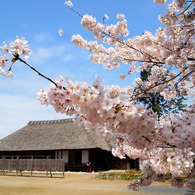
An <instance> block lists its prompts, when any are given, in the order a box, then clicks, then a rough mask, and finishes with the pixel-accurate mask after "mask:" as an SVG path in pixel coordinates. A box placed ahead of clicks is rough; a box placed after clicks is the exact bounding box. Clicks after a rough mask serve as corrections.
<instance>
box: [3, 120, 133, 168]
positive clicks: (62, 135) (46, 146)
mask: <svg viewBox="0 0 195 195" xmlns="http://www.w3.org/2000/svg"><path fill="white" fill-rule="evenodd" d="M0 158H6V159H10V158H11V159H16V158H17V159H27V158H36V159H37V158H38V159H40V158H51V159H64V162H65V164H66V170H85V171H86V164H87V162H88V161H91V165H92V170H106V169H111V168H115V169H116V168H120V169H126V168H128V167H129V163H130V159H128V158H127V159H126V160H120V159H118V158H115V157H113V156H112V154H111V146H110V145H109V143H108V142H107V141H106V140H105V139H104V138H102V137H100V136H99V135H98V134H96V133H90V132H88V131H87V130H86V129H85V128H84V127H83V126H77V125H75V124H74V122H73V120H72V119H62V120H49V121H30V122H29V123H28V124H27V125H26V126H25V127H23V128H21V129H20V130H18V131H16V132H14V133H12V134H11V135H9V136H7V137H5V138H3V139H1V140H0ZM131 164H132V163H131ZM132 165H133V166H135V162H133V164H132ZM132 165H131V167H132Z"/></svg>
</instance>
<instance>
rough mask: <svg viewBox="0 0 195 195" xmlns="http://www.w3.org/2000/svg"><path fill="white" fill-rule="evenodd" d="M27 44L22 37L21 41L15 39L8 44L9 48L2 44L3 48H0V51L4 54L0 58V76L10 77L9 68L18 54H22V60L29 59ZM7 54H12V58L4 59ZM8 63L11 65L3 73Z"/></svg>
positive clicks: (11, 74) (29, 51)
mask: <svg viewBox="0 0 195 195" xmlns="http://www.w3.org/2000/svg"><path fill="white" fill-rule="evenodd" d="M27 43H28V41H27V40H26V39H25V38H24V37H22V38H21V39H19V38H18V37H16V40H15V41H14V42H11V43H10V48H9V46H8V45H7V44H6V43H5V42H3V47H0V51H1V52H3V53H4V55H3V56H1V57H0V74H2V75H3V76H5V77H12V76H13V73H12V72H11V68H12V65H13V63H14V62H15V61H16V60H17V57H18V56H19V55H20V54H23V56H24V58H26V59H28V58H29V54H31V53H32V51H31V50H30V49H29V46H28V45H27ZM7 54H12V55H13V56H14V57H12V58H11V59H6V55H7ZM8 63H12V65H11V66H10V68H9V69H8V70H7V71H5V70H4V68H5V67H6V65H7V64H8Z"/></svg>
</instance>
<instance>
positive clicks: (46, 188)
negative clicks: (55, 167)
mask: <svg viewBox="0 0 195 195" xmlns="http://www.w3.org/2000/svg"><path fill="white" fill-rule="evenodd" d="M97 174H98V173H65V178H62V177H61V178H60V177H59V176H58V177H53V178H49V177H48V178H46V177H45V175H42V176H41V175H36V176H33V177H30V176H29V175H28V176H22V177H21V176H17V177H16V176H14V175H12V176H0V194H1V195H16V194H17V195H24V194H25V195H26V194H28V195H33V194H36V195H43V194H44V195H45V194H47V195H61V194H63V195H64V194H65V195H66V194H70V195H77V194H78V195H88V194H90V195H91V194H94V195H98V194H101V195H106V194H112V195H120V194H131V195H142V194H145V195H146V194H147V195H149V194H153V195H154V194H161V193H160V192H161V191H162V189H161V191H160V192H159V193H158V191H146V192H144V190H141V191H139V192H133V191H129V190H128V189H127V185H128V184H129V181H119V180H112V181H110V180H98V179H95V176H96V175H97ZM159 186H163V187H164V188H163V189H168V188H169V186H170V185H169V184H168V183H163V184H162V183H154V184H153V188H155V187H158V189H159ZM178 192H179V191H178ZM163 194H169V193H163ZM170 194H180V193H177V192H176V193H170ZM182 194H183V193H182Z"/></svg>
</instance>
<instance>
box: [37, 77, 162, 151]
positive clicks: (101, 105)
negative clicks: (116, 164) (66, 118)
mask: <svg viewBox="0 0 195 195" xmlns="http://www.w3.org/2000/svg"><path fill="white" fill-rule="evenodd" d="M56 83H57V84H58V86H56V85H53V84H52V86H51V88H50V89H47V90H43V89H41V90H40V92H39V100H40V101H41V102H42V104H46V105H52V106H53V107H54V108H55V110H56V112H61V113H66V114H68V115H72V114H75V113H77V114H79V115H80V116H82V118H83V119H84V121H85V123H87V124H85V126H86V128H87V129H89V130H91V131H94V129H95V130H96V131H97V130H98V129H103V130H104V132H102V133H101V134H105V136H106V134H107V131H109V132H110V133H113V134H115V133H122V134H125V135H126V139H127V140H128V142H129V144H130V145H131V146H132V147H134V148H138V149H144V148H145V147H146V145H147V148H153V147H154V146H155V145H156V143H157V140H158V139H159V138H158V131H157V130H156V127H157V115H156V114H155V113H154V112H153V111H152V110H149V111H148V110H146V109H145V108H144V107H143V106H140V105H134V104H133V103H132V102H129V101H128V97H125V96H124V95H121V96H119V97H117V98H114V99H113V98H109V97H108V96H107V93H106V90H104V88H103V87H102V86H101V85H100V83H101V80H100V79H99V77H98V76H96V77H95V79H94V82H93V85H92V86H90V85H89V84H88V83H87V82H82V83H79V82H75V83H73V82H72V80H71V79H70V78H66V79H65V80H64V79H63V78H62V77H59V79H58V81H57V82H56ZM105 131H106V133H105Z"/></svg>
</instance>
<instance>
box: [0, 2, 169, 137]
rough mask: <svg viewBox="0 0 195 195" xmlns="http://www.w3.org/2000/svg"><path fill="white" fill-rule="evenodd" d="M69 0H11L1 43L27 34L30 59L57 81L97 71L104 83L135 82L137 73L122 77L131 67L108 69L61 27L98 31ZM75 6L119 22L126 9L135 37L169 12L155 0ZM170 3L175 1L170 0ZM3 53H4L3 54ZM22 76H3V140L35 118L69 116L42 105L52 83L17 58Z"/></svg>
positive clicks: (1, 14) (0, 12) (1, 13)
mask: <svg viewBox="0 0 195 195" xmlns="http://www.w3.org/2000/svg"><path fill="white" fill-rule="evenodd" d="M64 2H65V1H64V0H58V1H54V0H33V1H32V0H28V1H26V0H17V1H16V0H7V1H1V6H0V25H1V28H0V45H2V42H3V41H5V42H6V43H10V42H11V41H14V40H15V37H16V36H18V37H19V38H21V37H25V38H26V39H27V40H28V41H29V46H30V49H31V50H32V51H33V54H31V56H30V58H29V59H28V60H27V62H28V63H30V64H31V65H32V66H34V67H35V68H36V69H38V70H39V71H40V72H42V73H43V74H45V75H46V76H48V77H50V78H51V79H53V80H56V78H57V77H58V75H62V76H64V77H65V76H68V77H73V80H74V81H76V80H78V81H85V80H88V81H89V82H92V80H93V76H94V75H97V74H98V75H100V77H101V78H103V79H104V83H103V84H104V85H112V84H114V85H117V84H118V85H120V86H127V85H131V83H132V81H133V77H129V78H128V79H126V80H119V79H118V74H123V73H125V70H126V69H127V68H128V67H125V66H121V67H120V68H119V69H116V70H111V71H109V70H104V69H103V67H102V65H96V64H92V63H91V62H90V60H89V58H88V56H89V53H88V52H87V51H85V50H84V49H81V48H78V47H77V46H74V45H73V44H72V43H71V40H70V39H69V38H67V37H65V36H63V37H61V36H59V35H58V30H59V29H63V31H64V32H65V33H67V34H68V35H70V36H72V35H73V34H81V35H82V36H83V37H84V38H85V39H87V40H88V41H89V40H94V39H93V36H92V34H91V33H90V32H88V31H87V30H86V29H83V28H82V27H81V25H80V20H81V18H80V17H79V16H78V15H77V14H75V13H73V12H72V11H71V10H70V9H68V8H67V7H66V5H64ZM72 2H73V4H74V9H75V10H77V11H79V13H80V14H82V15H84V14H89V15H93V16H94V17H96V19H97V20H98V21H100V22H101V21H102V18H103V16H104V14H107V15H108V16H109V20H108V21H106V23H107V24H111V23H116V22H117V19H116V14H117V13H120V14H125V16H126V19H127V21H128V30H129V32H130V35H129V37H133V36H136V35H142V33H143V32H144V30H148V31H151V32H152V33H155V31H156V29H157V28H158V27H159V26H161V24H160V22H159V21H158V15H159V14H164V13H165V11H166V8H167V5H160V4H154V3H153V2H152V0H136V1H135V0H134V1H133V0H122V1H120V2H119V1H118V0H93V1H91V0H80V1H79V0H73V1H72ZM168 2H169V1H168ZM1 55H2V53H1ZM12 71H13V72H14V74H15V75H16V77H14V78H12V79H9V78H4V77H3V76H2V75H0V139H1V138H3V137H5V136H7V135H9V134H10V133H12V132H14V131H16V130H18V129H20V128H22V127H23V126H25V125H26V124H27V123H28V122H29V121H30V120H49V119H61V118H66V115H62V114H57V113H55V111H53V108H51V107H46V106H41V104H40V102H39V101H38V100H37V92H38V91H39V89H40V88H41V87H44V88H47V87H49V85H50V83H49V82H48V81H46V80H44V79H43V78H41V77H39V76H38V75H37V74H36V73H34V72H33V71H31V70H30V69H29V68H28V67H26V66H25V65H23V64H21V63H19V62H17V63H15V64H14V67H13V69H12Z"/></svg>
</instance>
